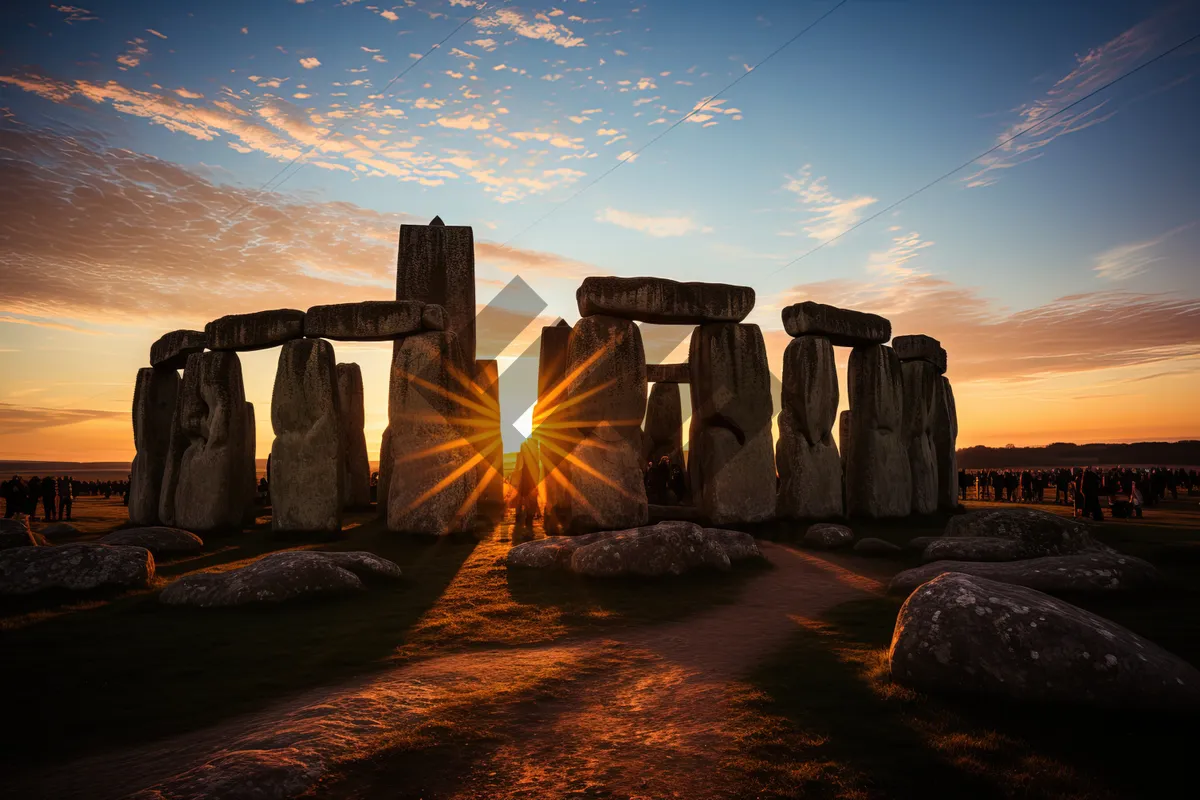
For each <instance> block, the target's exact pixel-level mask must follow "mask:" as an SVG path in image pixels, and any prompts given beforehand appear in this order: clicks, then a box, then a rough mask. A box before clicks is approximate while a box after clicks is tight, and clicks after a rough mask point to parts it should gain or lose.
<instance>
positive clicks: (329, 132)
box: [226, 0, 508, 219]
mask: <svg viewBox="0 0 1200 800" xmlns="http://www.w3.org/2000/svg"><path fill="white" fill-rule="evenodd" d="M504 2H505V4H507V3H508V0H504ZM487 8H488V4H486V3H484V4H481V5H480V6H479V10H478V11H476V12H475V14H474V15H472V16H470V17H467V18H466V19H465V20H463V21H462V22H460V23H459V24H458V27H456V28H455V29H454V30H452V31H450V32H449V33H448V34H446V36H445V37H444V38H443V39H442V40H441V41H440V42H438V43H437V44H434V45H432V46H431V47H430V48H429V49H428V50H426V51H425V52H424V53H422V54H421V57H420V58H418V59H415V60H414V61H413V62H412V63H411V64H409V65H408V66H407V67H405V68H404V69H402V70H400V72H399V73H398V74H397V75H396V77H394V78H392V79H391V80H390V81H388V82H387V85H385V86H384V87H383V89H382V90H381V91H380V92H379V94H380V95H384V94H387V90H388V89H390V88H392V85H393V84H394V83H395V82H396V81H398V80H400V79H401V78H403V77H404V76H405V75H407V74H408V73H409V72H411V71H412V69H413V68H414V67H416V66H417V65H418V64H420V63H421V62H422V61H424V60H425V57H426V56H428V55H429V54H430V53H432V52H433V51H434V50H437V49H438V48H440V47H441V46H442V45H444V44H445V43H446V42H448V41H450V39H451V38H452V37H453V36H455V34H457V33H458V32H459V31H461V30H462V29H463V28H464V27H466V26H467V25H468V24H469V23H471V22H473V21H475V20H476V19H478V18H479V16H480V15H482V14H483V12H484V11H486V10H487ZM353 116H354V114H353V113H351V114H348V115H346V116H345V117H344V118H342V120H341V121H340V122H338V124H336V125H334V126H333V127H331V128H329V129H328V130H326V131H325V133H324V134H323V135H322V136H320V137H319V138H318V139H317V141H315V142H313V143H312V144H311V145H309V147H308V149H307V150H305V151H304V152H302V153H301V154H300V155H298V156H296V157H295V158H293V159H292V160H291V161H289V162H288V163H286V164H284V165H283V168H282V169H281V170H279V171H278V172H276V173H275V174H274V175H272V176H271V178H270V180H268V181H267V182H266V183H264V184H263V185H262V186H260V187H258V191H256V192H255V193H254V196H253V197H251V198H250V199H249V200H247V201H246V202H244V203H242V204H241V205H240V206H239V207H238V208H237V209H236V210H235V211H234V212H233V213H231V214H230V215H229V216H228V217H226V219H234V218H235V217H237V216H238V215H239V214H241V213H242V212H243V211H245V210H246V209H247V208H249V207H250V206H252V205H253V204H254V203H255V202H256V201H257V200H258V198H260V197H262V196H263V193H264V192H267V191H272V192H273V191H277V190H278V189H279V187H280V186H283V185H284V184H285V183H287V182H288V181H289V180H290V179H291V177H292V176H293V175H295V174H296V173H297V172H299V171H300V170H301V169H303V168H304V164H303V163H301V164H300V166H299V167H297V168H296V169H295V170H293V171H292V172H291V173H290V174H288V176H287V177H286V178H284V179H283V180H281V181H279V183H276V184H275V185H274V186H271V184H272V183H274V182H275V181H276V180H278V179H279V177H280V176H281V175H283V173H285V172H287V171H288V170H289V169H291V168H292V166H293V165H295V164H296V162H297V161H301V160H302V159H305V158H307V157H308V156H309V154H311V153H312V151H313V150H316V149H317V148H318V147H320V146H321V145H322V144H323V143H324V142H325V141H326V140H327V139H328V138H329V137H330V136H332V135H333V134H335V133H337V132H338V130H340V129H341V128H342V127H343V126H344V125H345V124H346V123H347V122H349V121H350V120H351V119H352V118H353ZM268 187H269V188H268Z"/></svg>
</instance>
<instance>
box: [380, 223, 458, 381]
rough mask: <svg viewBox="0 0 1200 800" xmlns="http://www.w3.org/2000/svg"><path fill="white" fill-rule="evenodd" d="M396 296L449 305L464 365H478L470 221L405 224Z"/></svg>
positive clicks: (449, 327)
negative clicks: (462, 223)
mask: <svg viewBox="0 0 1200 800" xmlns="http://www.w3.org/2000/svg"><path fill="white" fill-rule="evenodd" d="M396 299H397V300H419V301H421V302H423V303H434V304H436V305H440V306H442V307H443V308H444V309H446V317H447V327H446V330H448V331H450V332H452V333H454V335H455V336H456V337H457V339H458V349H459V352H460V353H461V354H462V356H461V357H462V358H463V359H465V361H464V362H463V363H464V368H471V367H474V366H475V236H474V232H473V231H472V230H471V227H470V226H469V225H445V224H443V223H442V220H441V218H439V217H434V219H433V221H432V222H431V223H430V224H428V225H401V226H400V250H399V253H398V255H397V260H396Z"/></svg>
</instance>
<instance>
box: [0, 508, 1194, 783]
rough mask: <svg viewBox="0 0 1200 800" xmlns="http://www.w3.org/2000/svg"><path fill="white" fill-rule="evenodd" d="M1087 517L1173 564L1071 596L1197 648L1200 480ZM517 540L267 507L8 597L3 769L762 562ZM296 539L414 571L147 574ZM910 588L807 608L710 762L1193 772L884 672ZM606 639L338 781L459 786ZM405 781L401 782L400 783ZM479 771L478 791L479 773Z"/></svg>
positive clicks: (471, 646) (594, 619)
mask: <svg viewBox="0 0 1200 800" xmlns="http://www.w3.org/2000/svg"><path fill="white" fill-rule="evenodd" d="M969 505H970V506H971V507H974V508H978V507H984V506H988V505H993V504H987V503H970V504H969ZM1046 508H1047V509H1048V510H1051V511H1057V512H1059V513H1069V511H1067V510H1066V509H1063V508H1056V507H1054V506H1047V507H1046ZM123 515H124V508H123V507H121V506H120V503H119V501H115V500H114V501H110V502H107V503H106V502H105V501H103V500H100V499H84V500H82V501H81V502H79V503H78V504H77V506H76V516H77V518H78V519H79V521H78V522H77V523H76V524H77V526H78V527H79V528H80V529H81V531H82V533H81V534H80V535H79V536H78V537H77V538H79V539H83V540H87V539H90V538H93V537H94V536H96V535H98V534H99V533H101V532H103V531H106V530H110V529H112V528H113V527H115V526H116V525H118V524H120V522H121V521H122V519H123ZM944 524H945V518H944V517H933V518H929V519H915V520H906V521H902V522H893V523H876V524H865V523H863V524H856V525H855V526H854V527H855V531H856V534H857V535H858V536H860V537H861V536H877V537H880V538H884V539H888V540H890V541H894V542H897V543H902V542H904V541H907V540H908V539H910V538H912V537H914V536H920V535H931V534H937V533H939V532H940V531H941V529H942V528H943V527H944ZM756 532H757V533H758V534H759V535H760V536H761V537H763V538H768V539H773V540H775V541H777V542H780V543H782V544H784V545H788V546H790V544H791V543H794V542H796V541H798V540H799V537H800V536H801V535H802V533H803V528H802V527H800V528H795V527H791V526H787V525H772V526H767V527H764V528H762V529H760V530H758V531H756ZM1097 535H1098V538H1100V539H1101V540H1103V541H1105V542H1107V543H1109V544H1111V545H1113V546H1115V547H1117V548H1119V549H1121V550H1122V551H1124V552H1127V553H1130V554H1133V555H1137V556H1140V557H1143V558H1146V559H1148V560H1150V561H1152V562H1153V563H1155V564H1156V565H1158V566H1159V567H1160V568H1161V569H1162V570H1163V571H1164V572H1165V573H1166V575H1167V577H1168V579H1169V581H1170V586H1169V588H1168V589H1165V590H1163V591H1158V592H1154V593H1149V594H1143V595H1136V596H1120V597H1104V598H1068V599H1069V600H1071V601H1072V602H1076V603H1078V604H1080V605H1083V606H1084V607H1086V608H1089V609H1091V610H1093V611H1095V612H1097V613H1099V614H1101V615H1103V616H1106V617H1108V618H1110V619H1112V620H1114V621H1116V622H1119V623H1120V624H1122V625H1125V626H1126V627H1129V628H1130V629H1132V630H1134V631H1136V632H1138V633H1140V634H1142V635H1144V636H1146V637H1147V638H1149V639H1151V640H1153V641H1155V642H1157V643H1158V644H1160V645H1162V646H1163V647H1165V648H1166V649H1168V650H1170V651H1172V652H1174V653H1176V654H1178V655H1180V656H1182V657H1184V658H1186V659H1188V660H1189V661H1191V662H1192V663H1194V664H1200V506H1198V505H1197V502H1196V499H1194V498H1193V499H1189V500H1185V499H1181V500H1180V501H1177V502H1171V503H1167V504H1165V505H1163V506H1160V507H1158V508H1155V509H1151V510H1149V511H1148V513H1147V517H1146V518H1145V519H1143V520H1140V521H1137V522H1136V523H1134V522H1120V523H1117V522H1113V521H1106V522H1105V523H1104V524H1103V525H1101V526H1099V528H1098V531H1097ZM511 545H512V528H511V526H508V525H500V526H497V527H496V528H495V529H493V530H491V531H489V532H486V533H484V534H480V535H478V536H466V537H450V538H447V539H442V540H438V541H423V540H419V539H413V538H409V537H404V536H396V535H391V534H388V533H387V532H386V531H384V530H382V528H381V526H380V525H379V523H378V522H377V521H375V520H374V519H372V518H371V517H370V516H369V515H365V514H364V515H358V516H353V517H352V518H351V520H350V527H349V529H348V531H347V536H346V538H345V539H344V540H342V541H338V542H336V543H332V544H325V545H311V544H307V545H306V544H303V543H300V542H289V541H286V540H284V541H281V540H279V539H277V538H274V537H273V536H272V535H271V534H270V532H269V530H268V529H267V527H266V525H265V518H264V519H263V520H260V524H259V525H258V526H257V527H256V528H255V529H254V530H252V531H249V532H247V533H245V534H243V535H241V536H239V537H237V538H233V539H227V540H213V541H211V542H209V543H208V547H207V548H206V552H205V553H204V554H202V555H200V556H198V557H195V558H191V559H187V560H182V561H175V562H163V563H160V565H159V572H158V579H157V585H156V587H154V589H152V590H150V591H144V592H133V593H123V594H117V595H109V596H96V597H88V598H84V599H78V598H62V597H49V598H47V597H42V598H35V599H30V600H26V601H23V602H20V603H12V602H7V603H6V604H5V605H3V606H0V652H2V653H3V654H4V657H3V658H0V680H2V681H3V682H4V685H7V686H9V687H14V688H15V687H21V688H20V689H19V690H16V691H12V692H10V694H9V696H8V698H7V700H6V703H5V714H6V716H8V717H9V719H18V720H20V723H19V724H16V725H13V724H9V725H5V726H0V730H2V731H3V732H2V733H0V764H2V765H3V766H2V767H0V770H3V774H16V773H20V772H21V771H23V770H25V769H28V768H37V767H39V766H42V765H48V764H54V763H60V762H65V761H67V760H69V759H71V758H73V757H76V756H82V755H87V754H94V753H98V752H103V751H105V750H107V749H109V748H114V747H122V746H130V745H136V744H139V743H146V742H152V741H155V740H159V739H161V738H162V737H164V736H167V735H170V734H175V733H181V732H185V731H191V730H196V729H198V728H202V727H205V726H209V725H212V724H215V723H218V722H220V721H222V720H226V719H231V718H233V717H236V716H237V715H240V714H244V713H246V712H249V711H253V710H256V709H260V708H265V707H267V706H269V705H270V704H272V703H274V702H276V701H278V700H279V699H281V698H286V697H289V696H292V695H294V694H295V693H297V692H300V691H303V690H306V689H311V688H314V687H319V686H326V685H331V684H335V683H338V682H341V681H348V680H352V679H355V678H356V677H361V676H367V675H371V674H376V673H380V672H381V671H383V670H386V669H388V668H389V667H393V666H396V665H401V664H413V663H420V662H423V661H424V660H427V659H429V658H430V657H432V656H435V655H439V654H446V653H467V654H471V653H480V654H483V653H495V652H497V651H503V650H505V649H508V648H514V649H515V650H516V651H521V650H522V649H524V648H529V647H532V646H547V645H558V644H562V643H570V642H581V641H582V642H586V641H593V640H604V639H605V638H606V637H610V636H615V635H616V634H617V633H619V632H623V631H629V630H633V629H638V628H643V629H646V630H649V631H652V630H655V629H656V628H654V626H656V625H661V624H665V623H670V622H677V621H682V620H687V619H690V618H693V617H695V615H697V614H699V613H701V612H703V611H705V610H712V609H715V608H719V607H723V606H725V607H728V606H736V605H738V604H741V605H747V604H752V602H753V600H754V597H753V594H754V592H755V591H757V589H756V588H755V587H757V586H758V585H759V584H758V581H759V579H760V578H761V577H762V576H764V574H765V571H770V570H771V569H772V568H771V567H769V566H761V567H755V568H751V569H746V570H737V571H734V572H732V573H729V574H725V575H719V576H713V575H696V576H693V577H685V578H682V579H677V580H672V581H667V582H660V583H648V582H615V583H609V582H599V581H585V580H579V579H572V578H568V577H565V576H546V575H540V574H527V573H514V574H511V575H510V574H509V573H508V571H507V570H506V569H505V567H504V566H503V562H502V560H503V557H504V554H505V553H506V551H507V549H508V548H509V547H510V546H511ZM296 546H310V547H311V546H317V547H328V548H335V549H364V550H370V551H372V552H376V553H379V554H380V555H382V556H384V557H387V558H390V559H392V560H394V561H396V562H397V563H398V564H400V566H401V568H402V569H403V571H404V573H405V579H404V580H403V581H402V582H401V583H399V584H392V585H373V586H371V588H370V591H368V592H366V593H363V594H360V595H356V596H352V597H347V598H342V599H337V600H332V601H321V602H311V603H298V604H293V605H289V606H286V607H281V608H269V609H251V608H244V609H236V610H227V611H220V610H218V611H200V610H181V609H171V608H165V607H162V606H160V605H159V604H158V603H157V602H156V593H157V590H158V589H159V588H161V586H163V585H165V584H166V583H167V582H168V581H170V580H172V579H173V578H174V577H177V576H179V575H181V574H184V573H187V572H190V571H194V570H198V569H220V568H230V567H234V566H237V565H239V564H241V563H244V562H245V561H246V560H247V559H251V558H254V557H255V556H257V555H259V554H261V553H264V552H267V551H271V550H277V549H281V548H286V547H296ZM819 557H820V558H821V559H822V560H823V561H824V562H827V563H829V564H830V565H832V566H833V567H840V568H842V569H844V570H847V571H850V572H853V573H857V574H859V575H863V576H867V577H871V578H875V579H877V580H881V581H886V580H887V579H888V578H890V576H891V575H893V574H894V573H895V572H897V571H899V570H901V569H904V568H907V567H908V566H913V565H915V564H916V563H917V562H918V560H919V559H918V557H917V556H916V555H915V554H907V553H906V554H905V555H903V556H901V557H898V558H896V559H864V558H860V557H857V556H855V555H853V554H852V553H849V552H846V553H837V554H820V555H819ZM899 605H900V600H898V599H896V598H890V597H883V596H876V597H872V598H870V599H863V600H855V601H853V602H848V603H842V604H840V605H837V606H835V607H833V608H832V609H831V610H828V611H826V612H823V613H822V614H820V615H819V616H818V617H815V618H802V619H801V618H797V620H796V624H795V627H794V630H793V631H792V633H791V634H790V635H789V637H788V638H787V640H786V643H785V645H784V646H783V647H782V648H779V649H778V650H777V651H774V652H772V653H771V654H770V655H769V656H768V657H766V658H763V659H761V660H760V661H759V662H758V663H757V664H756V665H755V666H754V667H753V668H752V669H750V670H749V671H748V672H746V673H745V674H743V675H742V676H741V677H740V678H739V679H738V680H736V681H733V682H732V683H730V684H729V686H728V687H726V690H725V691H726V692H727V694H728V698H729V712H728V715H727V718H726V719H724V720H723V722H722V724H723V726H724V727H726V728H728V729H729V731H730V732H731V735H732V736H733V738H734V740H735V741H736V745H735V746H734V747H733V748H732V749H731V750H730V751H729V752H726V753H724V754H722V755H720V757H719V761H716V762H714V763H712V764H711V768H712V769H714V770H719V771H720V772H721V773H722V774H727V775H728V774H733V775H737V776H740V777H739V778H738V785H739V786H741V787H743V788H744V790H745V791H744V795H742V794H740V793H739V795H738V796H753V797H795V796H799V795H803V796H806V797H808V796H812V797H907V796H917V795H922V796H925V795H929V794H930V793H933V794H935V795H939V796H972V797H992V796H996V797H1016V796H1021V797H1025V796H1034V797H1041V796H1045V797H1103V796H1113V797H1138V796H1166V795H1171V794H1174V792H1172V791H1171V787H1172V786H1173V785H1174V784H1177V783H1179V782H1181V781H1188V780H1190V774H1191V764H1190V760H1189V758H1188V756H1189V755H1190V749H1191V746H1192V742H1193V741H1194V740H1195V736H1194V734H1193V732H1192V729H1191V723H1190V720H1187V719H1182V718H1179V717H1172V716H1164V715H1138V714H1125V713H1114V712H1096V711H1086V710H1081V709H1068V708H1062V709H1059V708H1052V709H1047V708H1044V707H1040V708H1031V707H1025V706H1020V705H1014V704H1005V703H987V704H981V703H971V702H967V701H964V700H961V699H939V698H931V697H926V696H923V695H919V694H916V693H913V692H910V691H907V690H904V689H901V688H899V687H897V686H894V685H893V684H891V683H890V681H889V680H888V678H887V670H886V658H885V653H886V648H887V646H888V643H889V640H890V637H891V631H892V626H893V624H894V621H895V616H896V612H897V610H898V608H899ZM748 608H749V606H748ZM747 613H753V612H752V611H748V612H747ZM712 646H713V647H720V642H713V643H712ZM603 652H604V653H605V655H604V657H603V658H601V659H595V660H593V662H591V663H589V664H588V665H587V668H586V669H577V670H575V671H573V672H571V673H569V675H570V676H569V677H564V675H563V674H561V672H555V671H554V670H553V669H551V667H550V666H549V665H547V667H546V674H545V675H544V676H541V677H538V675H537V674H536V671H535V670H534V671H530V673H529V674H528V675H527V676H525V677H526V678H527V680H526V681H522V682H519V683H512V684H511V685H510V686H509V690H510V691H508V692H505V693H498V694H497V693H493V695H491V696H489V697H487V698H484V699H480V700H479V701H478V702H477V703H476V704H475V705H470V706H458V707H455V708H454V709H453V710H452V711H446V712H445V713H444V714H443V715H442V716H441V717H439V718H438V719H437V720H432V721H430V723H429V724H430V725H431V726H432V727H431V728H430V729H429V730H432V731H435V732H436V735H432V734H431V735H427V736H423V737H417V738H414V739H412V740H411V741H409V742H407V743H404V744H395V745H393V746H392V748H391V749H390V750H389V751H388V753H387V757H386V758H380V757H376V758H375V759H373V760H372V761H370V762H369V763H364V764H359V765H357V766H356V767H355V769H354V770H352V771H342V772H340V773H337V774H336V775H335V776H334V777H333V778H332V779H331V782H330V783H328V784H327V785H326V788H327V789H328V791H329V792H330V794H329V796H362V797H369V796H375V794H376V793H377V792H378V791H380V790H382V789H383V788H385V787H386V788H387V789H388V791H389V793H390V794H391V796H396V797H408V796H413V797H416V796H426V797H439V796H451V795H453V794H454V792H453V791H451V790H452V789H453V790H455V791H459V790H461V786H457V785H456V784H455V780H457V779H455V778H454V777H453V776H455V775H459V774H460V773H461V774H463V775H466V774H468V773H469V772H470V771H471V770H472V769H473V768H479V765H480V764H486V763H488V759H491V758H494V757H495V753H496V752H497V742H498V741H503V740H504V737H505V736H511V737H515V738H519V737H520V736H523V735H527V734H528V733H529V732H530V731H529V730H525V731H524V733H513V732H511V731H512V730H518V731H519V730H520V729H521V726H522V725H524V726H526V728H529V727H531V726H534V725H540V724H541V723H539V722H536V721H535V719H534V717H532V716H530V714H531V713H532V712H531V711H530V709H536V708H538V707H539V706H538V704H537V702H536V700H537V698H541V699H542V702H543V704H544V703H547V702H560V703H563V704H565V705H567V706H570V705H571V704H573V703H575V702H577V698H576V694H577V693H578V692H579V691H581V689H580V686H582V684H583V681H584V676H585V675H591V676H593V677H594V676H596V675H597V674H609V671H610V670H613V671H619V669H620V668H621V664H622V663H623V659H627V658H629V657H627V656H625V655H623V653H622V651H621V650H620V648H618V649H617V650H615V651H609V650H606V651H603ZM613 674H615V672H614V673H613ZM555 698H557V701H556V700H555ZM572 698H575V699H572ZM531 699H532V700H534V701H535V702H534V704H533V705H530V702H531ZM523 709H524V710H523ZM497 715H501V716H504V717H505V718H506V719H508V722H506V723H505V725H507V726H508V727H507V728H505V729H506V730H510V733H507V734H506V733H502V732H498V727H503V726H498V723H495V719H496V718H498V716H497ZM482 719H488V720H492V721H493V722H492V723H491V724H483V722H482V721H481V720H482ZM522 720H524V721H523V722H522ZM714 758H717V756H716V755H714ZM664 768H665V767H664ZM486 774H489V773H484V775H485V776H486ZM490 774H494V773H490ZM481 780H485V781H486V778H484V779H481ZM400 783H404V784H405V786H406V787H408V788H406V789H404V790H403V791H392V789H393V788H394V784H395V785H399V784H400ZM1180 785H1182V784H1180ZM480 786H481V787H483V788H482V789H481V791H483V794H482V795H480V796H486V795H487V794H488V791H487V788H488V784H486V783H484V784H480ZM413 787H424V789H423V790H422V791H423V792H424V793H422V792H417V791H416V790H415V789H414V788H413ZM493 788H494V787H493ZM463 796H466V795H463ZM504 796H509V795H508V794H504ZM511 796H514V797H516V796H522V797H523V796H530V795H524V794H520V795H519V794H517V793H515V792H514V793H512V794H511ZM583 796H619V795H618V794H603V793H599V794H592V795H583ZM647 796H657V795H647Z"/></svg>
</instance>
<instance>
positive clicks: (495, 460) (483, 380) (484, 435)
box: [471, 358, 504, 508]
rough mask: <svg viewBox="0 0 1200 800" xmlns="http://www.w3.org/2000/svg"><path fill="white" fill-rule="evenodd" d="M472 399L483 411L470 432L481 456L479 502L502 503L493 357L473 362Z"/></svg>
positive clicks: (501, 453)
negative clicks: (473, 387)
mask: <svg viewBox="0 0 1200 800" xmlns="http://www.w3.org/2000/svg"><path fill="white" fill-rule="evenodd" d="M475 386H476V388H477V390H478V391H477V396H476V398H475V401H476V402H477V403H479V404H481V405H482V406H483V407H484V408H485V409H486V411H484V412H482V413H480V414H478V415H477V416H476V419H477V421H478V424H479V427H478V428H473V430H472V434H471V440H472V443H473V444H474V445H475V450H477V451H478V452H479V454H480V455H481V456H482V460H481V461H480V462H479V466H478V468H477V470H476V480H477V481H478V484H479V502H480V503H486V504H487V505H488V506H490V507H492V508H498V507H500V506H502V505H504V440H503V439H502V438H501V433H500V368H499V365H498V364H497V363H496V360H495V359H493V358H487V359H479V360H477V361H476V362H475Z"/></svg>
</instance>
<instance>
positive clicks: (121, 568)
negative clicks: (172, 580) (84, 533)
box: [0, 544, 154, 595]
mask: <svg viewBox="0 0 1200 800" xmlns="http://www.w3.org/2000/svg"><path fill="white" fill-rule="evenodd" d="M153 578H154V556H152V555H150V552H149V551H148V550H146V549H144V548H141V547H110V546H108V545H105V544H64V545H59V546H56V547H55V546H51V547H12V548H9V549H7V550H2V551H0V595H24V594H33V593H34V592H40V591H43V590H46V589H66V590H68V591H72V592H84V591H89V590H91V589H99V588H102V587H129V588H142V587H145V586H149V585H150V581H151V580H152V579H153Z"/></svg>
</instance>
